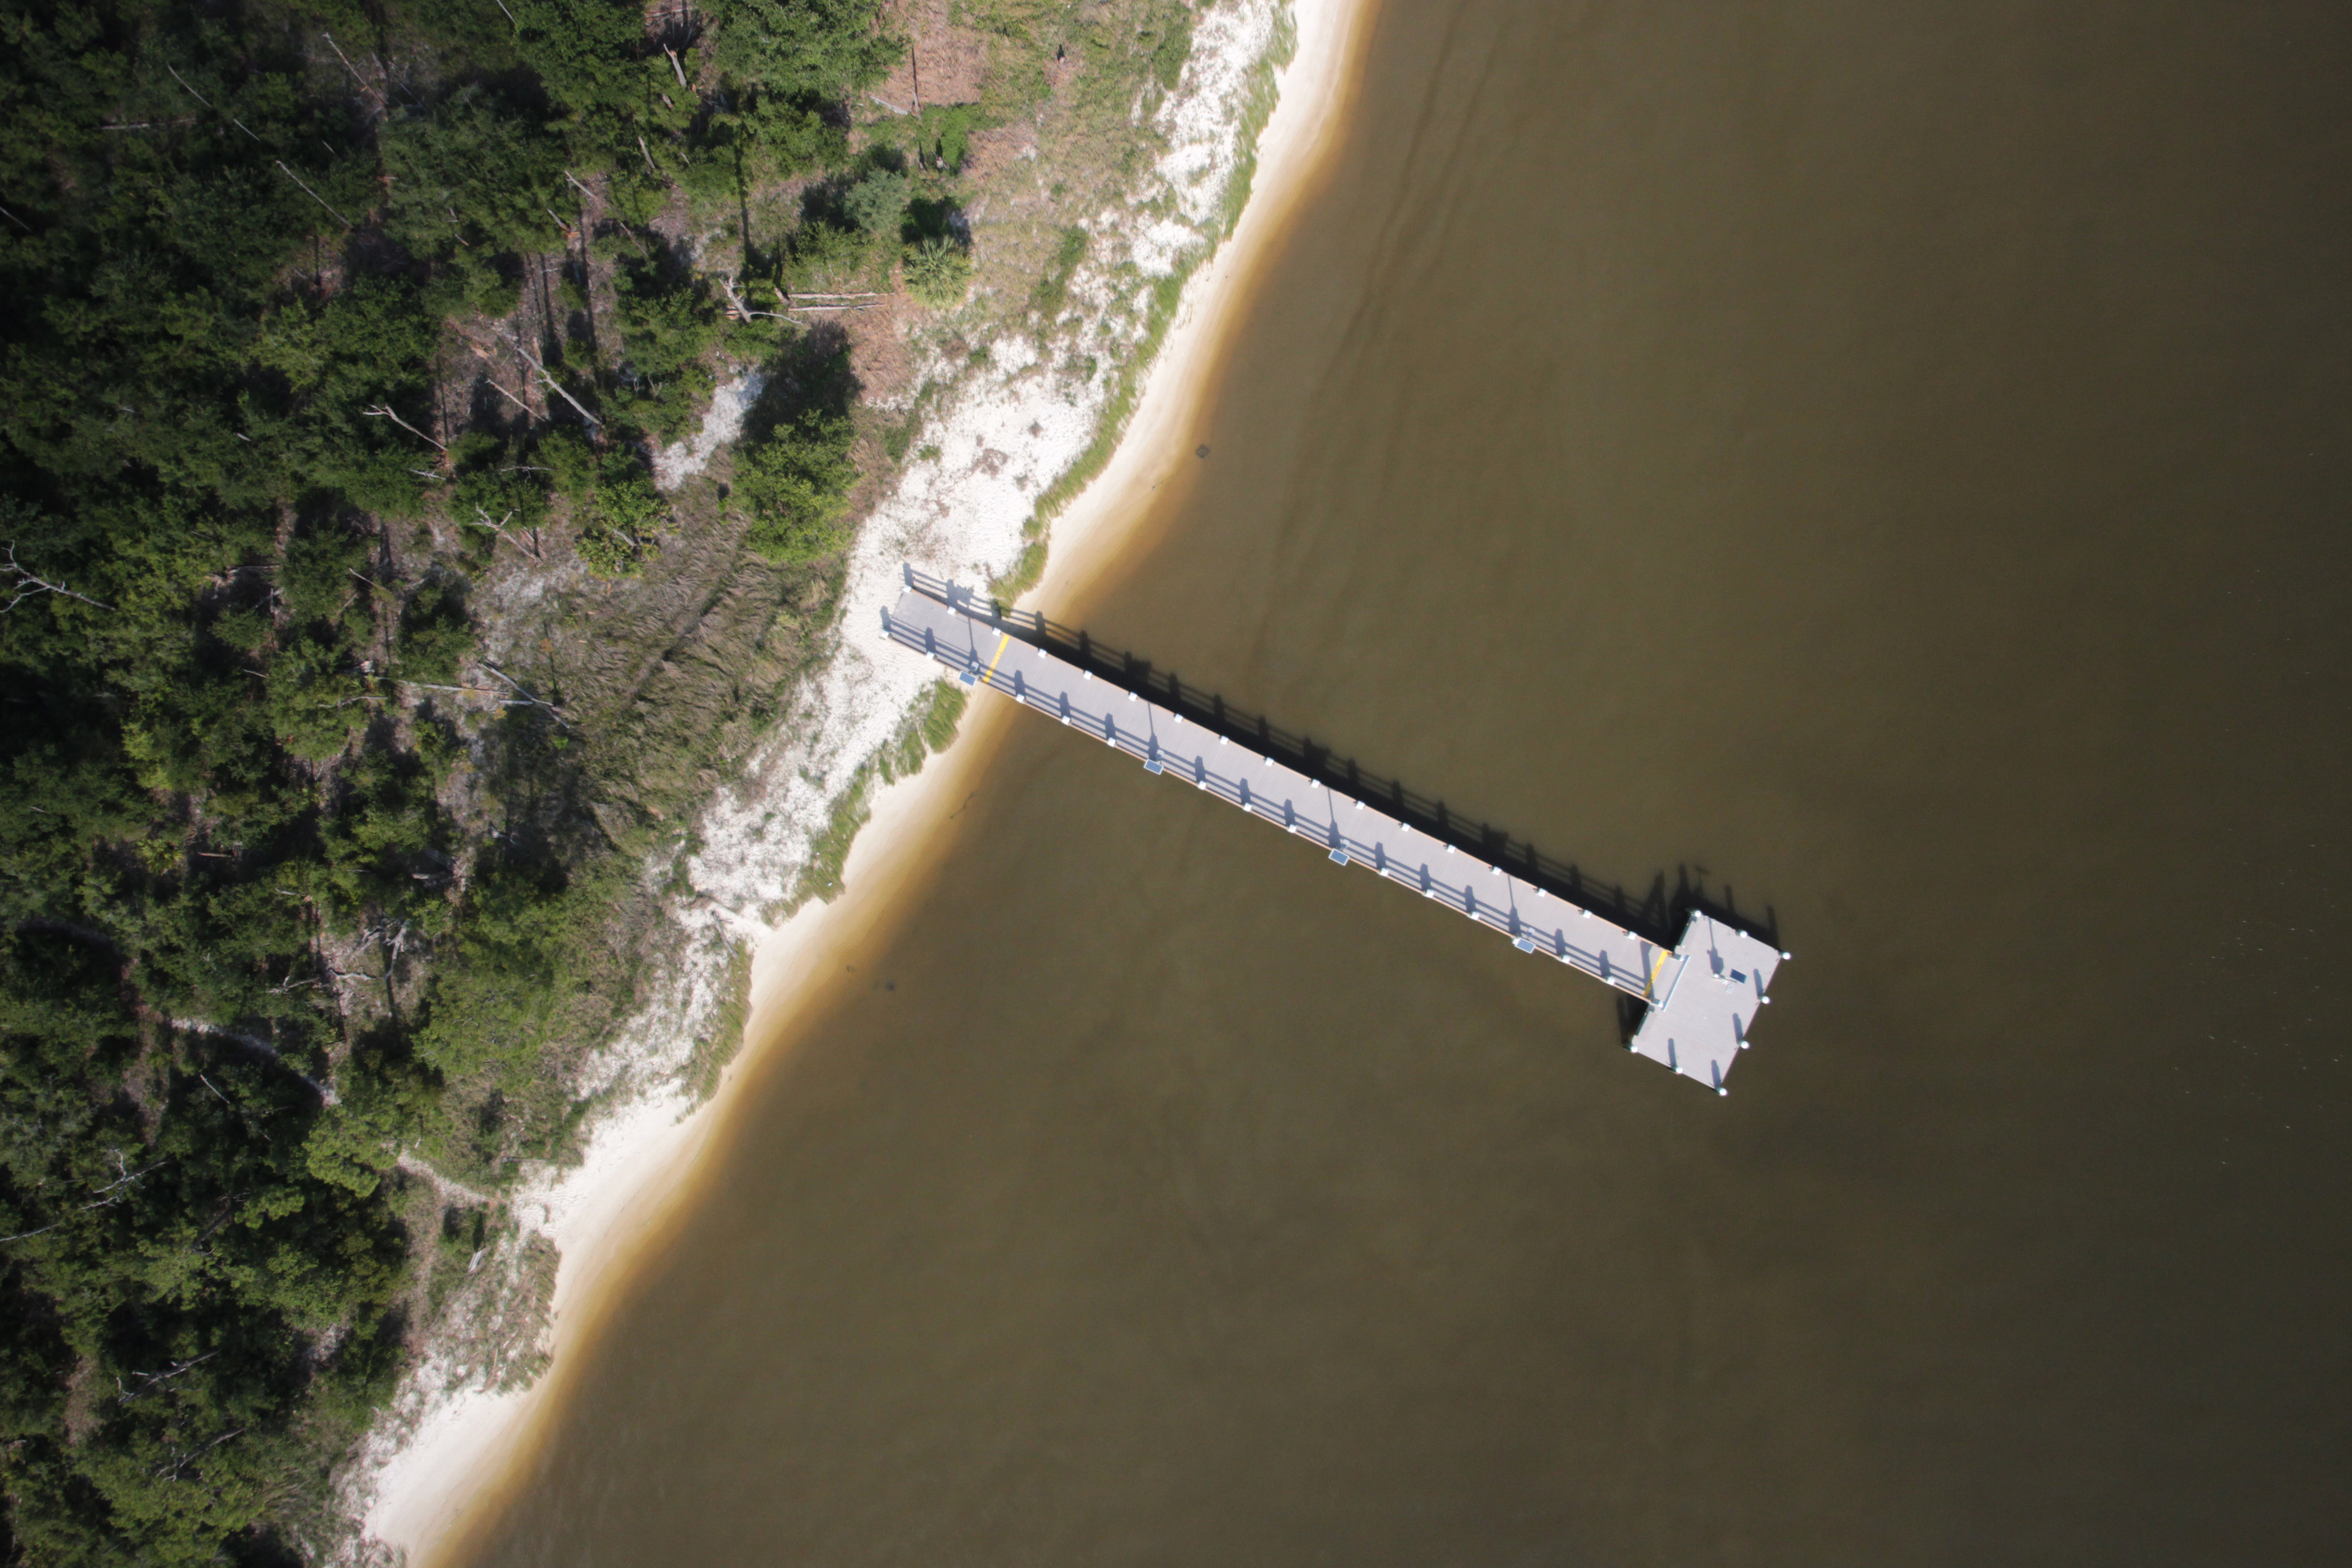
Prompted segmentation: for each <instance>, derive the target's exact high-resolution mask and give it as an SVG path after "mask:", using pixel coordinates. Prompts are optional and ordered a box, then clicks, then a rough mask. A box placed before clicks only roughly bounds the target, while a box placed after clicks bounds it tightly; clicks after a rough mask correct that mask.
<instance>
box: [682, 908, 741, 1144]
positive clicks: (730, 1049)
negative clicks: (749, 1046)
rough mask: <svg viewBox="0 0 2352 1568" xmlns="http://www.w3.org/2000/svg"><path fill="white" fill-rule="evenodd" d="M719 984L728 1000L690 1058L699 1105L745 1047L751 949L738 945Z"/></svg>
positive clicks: (689, 1073)
mask: <svg viewBox="0 0 2352 1568" xmlns="http://www.w3.org/2000/svg"><path fill="white" fill-rule="evenodd" d="M719 989H720V991H721V992H723V993H724V994H725V995H726V998H727V999H726V1000H725V1001H724V1002H721V1003H720V1004H719V1011H718V1013H717V1015H716V1016H713V1017H712V1018H711V1020H710V1032H709V1034H707V1035H704V1036H703V1037H701V1038H699V1039H698V1040H696V1041H695V1042H694V1054H693V1055H692V1056H691V1057H689V1058H688V1059H687V1065H686V1081H687V1082H688V1084H689V1085H690V1086H691V1087H692V1089H693V1090H694V1099H695V1103H696V1104H700V1103H701V1102H702V1101H704V1100H709V1098H710V1097H711V1095H712V1094H713V1093H715V1092H717V1090H718V1088H719V1074H721V1073H723V1072H725V1071H726V1070H727V1064H728V1063H729V1062H731V1061H733V1060H734V1059H735V1058H736V1057H737V1056H738V1055H739V1054H740V1053H741V1051H742V1049H743V1026H744V1025H745V1024H747V1023H749V1022H750V1021H751V949H750V948H748V947H745V946H742V945H740V944H739V945H738V946H737V947H736V949H735V952H734V953H733V955H732V956H731V957H730V958H729V959H728V961H727V972H726V973H725V974H723V975H721V976H720V977H719Z"/></svg>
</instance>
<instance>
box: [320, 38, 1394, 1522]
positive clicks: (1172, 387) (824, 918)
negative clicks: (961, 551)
mask: <svg viewBox="0 0 2352 1568" xmlns="http://www.w3.org/2000/svg"><path fill="white" fill-rule="evenodd" d="M1370 10H1371V5H1370V0H1296V4H1295V5H1294V7H1293V16H1294V18H1295V23H1296V27H1297V47H1296V53H1295V54H1294V56H1293V58H1292V60H1291V63H1290V64H1289V65H1288V66H1287V67H1286V68H1284V70H1283V71H1282V74H1281V78H1280V98H1279V100H1278V102H1277V105H1276V110H1275V111H1274V114H1273V116H1272V117H1271V119H1270V120H1269V121H1268V122H1267V124H1266V126H1265V131H1264V132H1263V133H1262V135H1261V136H1260V139H1259V142H1258V146H1257V167H1256V174H1255V181H1254V187H1253V191H1252V195H1251V197H1250V200H1249V203H1248V205H1247V206H1246V207H1245V208H1244V212H1243V215H1242V217H1241V221H1240V222H1239V224H1238V225H1237V226H1236V227H1235V229H1234V233H1233V235H1232V236H1231V237H1230V238H1228V239H1227V240H1226V242H1225V243H1224V244H1223V247H1221V248H1220V249H1219V250H1218V251H1217V252H1216V253H1215V254H1214V256H1213V258H1211V259H1210V260H1209V261H1207V262H1206V263H1204V264H1203V265H1202V267H1201V268H1199V269H1198V270H1197V271H1196V272H1195V273H1194V274H1193V275H1192V278H1191V279H1190V280H1189V281H1188V283H1187V285H1186V288H1185V290H1184V294H1183V297H1182V302H1181V305H1180V307H1179V310H1178V315H1177V318H1176V321H1175V323H1174V325H1173V327H1172V329H1171V331H1170V333H1169V336H1168V338H1167V340H1166V342H1165V343H1164V344H1163V345H1162V348H1161V350H1160V354H1159V356H1158V358H1157V360H1156V362H1155V363H1154V364H1153V366H1152V368H1151V370H1150V374H1149V377H1148V380H1147V381H1146V384H1145V387H1144V391H1143V394H1142V396H1141V397H1140V399H1139V402H1138V404H1137V405H1136V411H1135V414H1134V416H1133V418H1132V420H1131V421H1130V423H1129V426H1128V429H1127V431H1126V432H1125V434H1124V436H1123V437H1122V439H1121V441H1120V444H1119V446H1118V449H1117V451H1116V453H1115V454H1114V456H1113V457H1112V458H1111V460H1110V461H1109V463H1108V465H1107V466H1106V468H1105V469H1104V471H1103V472H1102V473H1101V474H1100V475H1099V476H1098V477H1097V479H1095V481H1094V482H1093V483H1092V484H1091V485H1089V486H1088V487H1087V489H1086V490H1085V491H1084V492H1083V493H1082V494H1080V495H1079V496H1078V497H1077V498H1076V500H1074V501H1073V502H1072V503H1071V505H1070V506H1069V507H1068V509H1067V510H1065V511H1064V512H1063V513H1062V515H1061V516H1060V517H1059V518H1058V519H1056V520H1055V522H1054V523H1053V526H1052V532H1051V545H1052V552H1051V557H1050V561H1049V564H1048V567H1047V570H1046V573H1045V578H1044V580H1043V581H1042V582H1041V583H1040V584H1039V585H1038V587H1037V588H1036V589H1035V590H1034V592H1033V594H1032V595H1029V598H1030V600H1031V601H1046V602H1056V601H1059V600H1062V599H1065V598H1066V597H1067V596H1069V595H1072V594H1073V593H1075V592H1076V590H1077V589H1078V588H1079V587H1080V586H1081V585H1082V584H1085V583H1087V582H1088V581H1089V580H1091V579H1092V578H1093V577H1094V576H1095V575H1096V574H1097V573H1099V572H1101V571H1102V570H1103V569H1104V568H1105V567H1106V566H1107V565H1108V564H1109V563H1112V562H1113V561H1115V560H1116V559H1117V558H1118V555H1119V553H1120V551H1121V550H1122V548H1123V547H1124V546H1125V545H1126V544H1127V542H1129V540H1130V538H1131V536H1132V532H1133V530H1134V527H1135V526H1136V524H1137V521H1138V520H1139V518H1140V517H1141V516H1142V515H1143V514H1144V512H1145V510H1146V507H1145V502H1146V500H1148V498H1149V496H1150V492H1151V490H1152V489H1153V488H1154V487H1155V486H1156V485H1158V484H1159V483H1160V481H1161V480H1162V479H1165V478H1166V477H1167V476H1168V475H1169V474H1170V473H1171V471H1173V470H1175V469H1176V468H1179V467H1180V466H1181V464H1182V463H1184V462H1185V461H1188V460H1189V459H1190V458H1191V455H1192V445H1191V440H1190V438H1189V437H1188V435H1187V431H1188V428H1189V426H1190V425H1191V424H1192V421H1193V420H1194V419H1195V417H1196V416H1197V414H1198V411H1199V409H1200V405H1201V399H1202V395H1203V394H1204V392H1205V391H1206V389H1207V387H1208V386H1209V384H1210V383H1211V380H1212V378H1213V375H1214V374H1215V371H1216V367H1217V364H1218V363H1219V361H1220V359H1221V358H1222V353H1221V350H1222V348H1223V345H1224V344H1225V343H1226V342H1228V340H1229V336H1230V334H1231V333H1232V332H1233V331H1234V330H1236V328H1237V324H1238V321H1239V318H1240V315H1241V312H1242V308H1243V307H1244V306H1245V305H1246V303H1247V300H1248V299H1249V296H1250V289H1251V284H1252V281H1253V279H1254V278H1255V275H1256V272H1257V270H1258V268H1259V265H1260V263H1261V262H1262V260H1263V259H1264V258H1265V256H1266V254H1267V253H1268V250H1269V248H1270V246H1271V244H1272V242H1273V241H1275V240H1276V238H1278V237H1279V236H1280V235H1281V233H1282V231H1283V228H1284V226H1285V225H1286V223H1287V221H1288V220H1289V218H1290V216H1291V215H1292V213H1293V212H1294V211H1295V210H1296V209H1297V205H1298V203H1299V201H1300V200H1301V198H1302V197H1303V196H1305V195H1307V194H1308V193H1309V192H1310V191H1311V190H1312V189H1313V187H1314V184H1315V182H1316V179H1317V177H1318V173H1319V171H1320V169H1321V168H1322V166H1323V163H1324V160H1325V158H1326V156H1327V154H1328V152H1329V150H1330V148H1331V147H1332V146H1333V144H1334V143H1335V142H1336V141H1337V139H1338V134H1337V133H1338V132H1339V128H1340V125H1341V123H1342V121H1343V120H1344V117H1345V113H1346V110H1347V109H1348V106H1349V98H1350V89H1351V86H1352V83H1353V80H1354V74H1355V68H1356V65H1357V62H1358V61H1359V60H1360V58H1361V50H1362V44H1363V41H1364V35H1365V34H1366V33H1367V32H1368V31H1369V26H1368V22H1369V16H1370ZM851 625H852V626H853V627H854V626H858V625H862V623H858V622H855V621H853V622H852V623H851ZM850 635H855V633H854V631H853V632H852V633H851V634H850ZM1009 711H1010V710H1009V709H1007V708H1006V707H1005V706H1004V705H1003V704H1000V703H995V702H991V701H989V700H985V699H982V700H981V701H979V702H978V703H977V704H976V705H975V706H974V707H973V709H972V710H971V711H969V712H968V713H967V715H966V717H965V719H964V721H963V725H962V730H961V734H960V735H959V736H958V738H957V740H956V742H955V743H954V744H953V745H951V746H950V748H949V749H948V750H947V751H946V752H944V753H942V754H940V756H938V757H937V758H935V759H933V760H932V762H931V763H929V766H927V767H926V768H925V769H924V771H923V772H922V773H919V774H918V775H917V776H916V777H914V778H912V779H908V780H904V781H901V782H900V783H898V784H895V785H892V786H890V787H888V788H887V789H884V790H882V791H880V792H878V793H877V795H876V796H875V798H874V801H873V803H872V816H871V819H870V820H869V821H868V822H867V824H866V826H865V828H864V829H863V830H862V831H861V832H860V833H859V835H858V837H857V839H856V845H855V847H854V848H853V850H852V852H851V855H850V858H849V861H848V865H847V868H846V870H845V883H846V890H845V892H844V893H843V894H842V895H841V896H840V897H839V898H838V899H836V900H835V901H833V902H831V903H817V902H812V903H810V904H808V905H806V906H804V907H803V909H802V910H800V912H799V913H798V914H797V915H795V916H794V917H793V918H792V919H790V920H788V921H784V922H783V923H782V924H781V925H779V926H776V927H774V928H772V929H766V930H762V931H759V932H758V933H756V937H755V940H756V942H757V946H756V955H755V959H754V963H753V968H752V979H751V1016H750V1020H749V1022H748V1024H747V1026H746V1028H745V1033H744V1048H743V1050H742V1051H741V1052H740V1054H739V1055H738V1057H737V1058H736V1060H735V1061H734V1062H733V1063H732V1064H731V1065H730V1067H729V1068H728V1069H727V1071H726V1073H725V1074H724V1075H723V1077H722V1079H721V1081H720V1083H719V1087H718V1089H717V1090H716V1092H714V1093H713V1094H712V1095H711V1096H710V1097H709V1099H708V1100H705V1101H703V1102H702V1103H701V1104H700V1105H698V1106H696V1105H694V1104H692V1103H691V1102H690V1100H688V1098H687V1097H686V1096H685V1094H684V1092H683V1090H677V1091H673V1092H671V1093H668V1094H664V1095H657V1096H651V1097H647V1098H646V1099H645V1100H640V1101H638V1102H637V1103H635V1104H634V1105H631V1106H629V1107H627V1108H626V1109H625V1110H624V1111H622V1112H620V1113H618V1114H615V1115H614V1116H611V1117H608V1118H607V1119H606V1120H605V1121H604V1122H603V1123H602V1124H600V1126H599V1127H598V1129H597V1131H596V1134H595V1136H594V1137H593V1140H592V1142H591V1143H590V1146H589V1149H588V1152H587V1157H586V1159H585V1161H584V1163H582V1164H581V1165H580V1166H578V1167H576V1168H575V1169H573V1170H572V1171H570V1172H567V1173H564V1175H563V1177H562V1180H561V1181H560V1182H557V1183H555V1184H552V1185H551V1186H548V1187H545V1188H543V1189H541V1190H537V1191H533V1192H531V1193H530V1194H528V1195H527V1196H525V1197H524V1198H522V1199H521V1200H520V1201H521V1202H523V1203H525V1204H527V1205H530V1206H531V1207H533V1208H536V1209H537V1210H539V1211H540V1212H539V1213H538V1214H537V1215H534V1216H532V1218H533V1220H534V1223H535V1224H536V1226H537V1228H538V1229H539V1230H541V1232H543V1233H544V1234H546V1235H547V1236H549V1237H551V1238H552V1239H553V1240H554V1241H555V1242H556V1244H557V1246H558V1247H560V1248H561V1249H562V1266H561V1268H560V1271H559V1273H558V1275H557V1279H556V1284H555V1292H554V1300H553V1307H552V1319H553V1322H552V1351H553V1357H554V1359H553V1363H552V1366H551V1370H550V1371H549V1372H548V1373H545V1374H544V1375H542V1376H541V1378H539V1380H538V1381H537V1382H536V1383H535V1384H532V1385H531V1386H530V1387H529V1388H528V1389H525V1390H522V1391H520V1392H516V1393H509V1394H499V1393H493V1392H488V1391H482V1390H469V1391H463V1392H457V1393H454V1394H451V1395H450V1396H449V1397H447V1398H446V1399H443V1400H440V1401H439V1402H438V1403H436V1405H434V1407H433V1408H432V1409H431V1411H430V1413H429V1414H428V1415H426V1416H425V1418H424V1420H423V1421H422V1422H421V1423H420V1424H419V1425H418V1426H416V1428H415V1431H414V1432H413V1433H411V1434H409V1435H408V1436H407V1438H406V1440H405V1441H404V1443H402V1444H401V1446H400V1447H399V1449H398V1451H397V1452H396V1453H394V1454H393V1455H392V1456H391V1457H390V1458H388V1459H386V1460H384V1461H383V1463H381V1465H380V1466H379V1467H378V1468H376V1469H375V1471H374V1473H373V1487H372V1490H373V1496H372V1499H371V1500H370V1501H369V1504H368V1507H367V1511H366V1515H365V1530H366V1536H367V1538H368V1540H369V1541H370V1542H373V1543H380V1545H381V1547H383V1548H386V1549H389V1551H390V1552H392V1553H393V1554H394V1555H395V1556H396V1557H397V1558H398V1559H399V1560H403V1561H405V1562H406V1563H410V1564H414V1565H417V1568H424V1565H426V1564H431V1563H437V1562H441V1561H445V1560H447V1559H448V1558H449V1557H450V1556H451V1555H452V1554H453V1553H454V1552H456V1551H457V1548H458V1547H459V1546H460V1545H461V1544H462V1542H463V1541H464V1540H465V1538H466V1537H467V1533H468V1531H469V1530H470V1529H471V1527H472V1526H473V1525H474V1524H475V1523H477V1522H478V1521H480V1520H481V1519H482V1518H484V1517H485V1516H486V1514H487V1513H488V1511H489V1510H492V1509H494V1507H495V1505H496V1503H497V1502H498V1500H499V1497H500V1496H501V1495H502V1493H503V1490H504V1489H505V1485H506V1483H507V1480H508V1479H509V1475H510V1473H511V1471H512V1469H513V1468H514V1467H515V1466H516V1464H517V1463H518V1461H520V1459H522V1458H527V1457H528V1456H529V1455H530V1453H531V1452H532V1451H533V1450H534V1448H535V1447H536V1445H537V1443H538V1440H539V1436H540V1433H539V1427H540V1426H541V1423H543V1422H544V1421H545V1420H546V1419H547V1418H548V1417H549V1415H550V1413H551V1411H553V1410H554V1409H557V1408H560V1406H561V1403H562V1399H561V1395H562V1388H563V1385H564V1384H565V1383H566V1382H567V1381H568V1378H569V1375H570V1374H571V1372H572V1368H573V1367H574V1365H575V1364H576V1363H577V1360H578V1352H579V1350H580V1347H582V1346H583V1344H584V1343H586V1342H588V1341H589V1340H590V1338H591V1337H592V1336H593V1333H594V1331H595V1329H596V1326H597V1324H598V1321H599V1320H600V1318H601V1317H602V1315H603V1313H604V1310H605V1309H606V1307H607V1306H608V1304H609V1302H610V1301H611V1300H612V1298H613V1296H614V1293H615V1291H614V1287H616V1286H617V1285H619V1284H620V1283H622V1282H624V1281H625V1280H626V1279H628V1278H629V1277H630V1275H631V1273H632V1268H633V1265H634V1263H635V1259H636V1258H637V1257H638V1255H639V1253H640V1252H641V1250H642V1248H643V1247H644V1246H645V1244H646V1243H647V1242H648V1241H649V1240H651V1239H653V1238H655V1237H657V1236H658V1234H659V1233H660V1232H661V1230H662V1228H663V1226H665V1224H666V1222H667V1219H668V1218H669V1216H670V1215H672V1214H673V1213H674V1212H675V1210H676V1209H677V1206H678V1205H680V1204H681V1203H683V1202H685V1201H687V1200H688V1199H689V1198H690V1196H691V1194H692V1193H693V1191H694V1186H695V1181H696V1177H697V1174H698V1171H699V1170H700V1169H701V1168H702V1167H703V1166H704V1164H705V1156H706V1155H707V1153H708V1152H709V1151H710V1149H711V1148H712V1147H713V1146H714V1144H715V1143H717V1142H719V1140H721V1139H723V1138H724V1137H725V1136H726V1135H727V1132H728V1130H729V1128H730V1124H731V1122H732V1120H733V1119H734V1118H735V1117H736V1115H737V1114H738V1112H739V1110H740V1106H741V1102H742V1099H743V1096H742V1094H741V1089H742V1087H743V1085H744V1084H745V1083H746V1082H747V1081H749V1080H750V1079H751V1077H752V1075H754V1074H755V1073H757V1072H758V1071H759V1070H760V1069H761V1066H762V1064H763V1063H765V1062H768V1061H771V1060H772V1058H773V1056H774V1053H775V1052H776V1051H777V1050H779V1049H780V1048H782V1046H783V1044H784V1042H786V1041H788V1040H789V1039H791V1038H792V1037H793V1031H794V1027H795V1023H796V1020H797V1019H798V1017H799V1016H800V1014H801V1012H802V1010H803V1008H804V1007H805V1005H807V1003H808V1002H809V1000H810V999H811V996H812V994H813V992H814V986H813V985H812V984H810V983H811V982H812V981H813V980H814V977H816V976H818V975H820V974H824V973H829V972H830V970H831V967H832V966H831V964H830V963H829V962H827V961H826V955H827V954H828V953H831V952H837V951H840V950H843V949H845V948H846V947H849V946H852V945H855V944H856V943H858V942H862V941H864V940H866V939H867V938H868V937H869V936H870V935H871V934H872V933H873V931H875V930H876V929H877V926H879V925H881V924H883V923H885V922H887V921H891V920H893V919H895V918H898V914H899V913H900V912H901V911H902V910H903V907H904V898H903V895H904V892H905V889H907V887H908V884H909V882H911V881H919V879H921V877H922V875H923V873H924V870H925V868H926V867H927V866H928V865H929V863H930V861H931V859H932V858H934V856H935V845H934V838H933V835H931V834H930V833H929V832H928V831H927V829H929V827H930V826H932V825H933V824H935V823H936V822H937V821H938V820H939V819H940V816H941V815H942V813H943V812H944V811H945V810H946V809H948V807H949V804H950V803H951V802H953V801H955V800H957V799H960V798H961V795H962V793H964V792H967V791H968V790H969V789H970V787H971V784H970V782H969V781H970V780H971V777H972V775H974V774H975V773H977V772H978V771H979V770H980V769H981V768H982V766H983V765H984V764H985V763H986V761H987V759H988V757H989V755H990V754H991V753H992V752H993V750H994V749H995V746H996V743H997V742H998V739H999V738H1000V737H1001V735H1002V733H1003V725H1004V724H1005V723H1006V722H1007V721H1008V717H1007V716H1008V714H1009Z"/></svg>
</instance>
